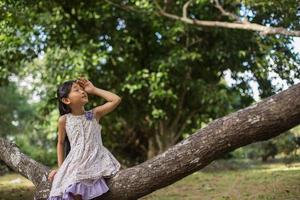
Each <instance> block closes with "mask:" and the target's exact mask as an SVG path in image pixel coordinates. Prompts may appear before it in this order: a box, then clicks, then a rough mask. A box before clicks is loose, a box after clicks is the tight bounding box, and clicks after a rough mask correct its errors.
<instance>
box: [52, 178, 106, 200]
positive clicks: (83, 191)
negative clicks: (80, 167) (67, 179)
mask: <svg viewBox="0 0 300 200" xmlns="http://www.w3.org/2000/svg"><path fill="white" fill-rule="evenodd" d="M108 190H109V188H108V186H107V185H106V183H105V180H104V178H100V179H99V180H97V181H96V182H95V184H94V185H91V186H88V185H86V184H84V183H81V182H77V183H73V184H71V185H69V186H68V187H67V189H66V190H65V191H64V193H63V194H62V195H61V196H50V197H49V198H48V199H47V200H74V195H78V194H80V195H81V196H82V199H83V200H89V199H93V198H95V197H98V196H100V195H102V194H103V193H105V192H107V191H108Z"/></svg>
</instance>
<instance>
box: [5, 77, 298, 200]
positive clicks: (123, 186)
mask: <svg viewBox="0 0 300 200" xmlns="http://www.w3.org/2000/svg"><path fill="white" fill-rule="evenodd" d="M299 99H300V83H299V84H297V85H294V86H292V87H290V88H289V89H288V90H285V91H282V92H280V93H278V94H275V95H273V96H271V97H268V98H266V99H264V100H262V101H261V102H258V103H256V104H254V105H252V106H249V107H247V108H244V109H241V110H239V111H237V112H235V113H231V114H230V115H228V116H225V117H222V118H219V119H216V120H214V121H213V122H211V123H209V124H208V125H207V126H206V127H204V128H202V129H201V130H200V129H199V130H197V131H196V133H194V134H193V135H191V136H190V137H188V138H186V139H184V140H182V141H181V142H179V143H177V144H176V145H174V146H172V147H170V148H169V149H167V150H166V151H165V152H164V153H162V154H159V155H157V156H155V157H154V158H152V159H149V160H147V161H145V162H143V163H141V164H139V165H136V166H133V167H130V168H127V169H122V170H121V171H119V172H118V173H117V174H116V175H115V176H114V177H113V178H111V179H108V180H107V184H108V187H109V188H110V190H109V191H108V192H107V193H105V194H104V195H103V196H101V197H98V198H97V199H122V200H125V199H137V198H139V197H142V196H145V195H147V194H149V193H151V192H153V191H155V190H157V189H160V188H162V187H165V186H168V185H170V184H172V183H174V182H176V181H178V180H180V179H182V178H184V177H186V176H188V175H190V174H192V173H193V172H195V171H198V170H200V169H202V168H203V167H205V166H206V165H208V164H210V163H211V162H212V161H213V160H215V159H217V158H219V157H220V156H221V155H223V154H224V153H227V152H230V151H232V150H234V149H237V148H239V147H242V146H245V145H248V144H250V143H253V142H257V141H263V140H268V139H270V138H273V137H275V136H277V135H279V134H281V133H283V132H285V131H287V130H289V129H291V128H292V127H294V126H296V125H298V124H300V101H299ZM0 152H4V153H1V154H0V159H2V160H3V161H4V162H5V163H6V164H7V165H9V166H11V167H12V168H13V169H14V170H15V171H16V172H19V173H21V174H22V175H23V176H25V177H27V178H28V179H29V180H31V181H32V182H33V183H34V184H35V185H36V186H37V187H38V188H37V191H36V196H35V198H36V199H45V198H46V197H47V194H48V192H49V191H50V184H49V183H48V182H47V179H46V176H47V175H48V173H49V171H48V170H49V168H47V167H45V166H43V165H42V164H39V163H37V162H35V161H34V160H31V159H30V158H28V157H27V156H26V155H24V154H22V153H21V152H20V151H19V149H18V148H17V147H16V146H15V145H14V144H11V143H10V142H8V141H6V140H4V139H0Z"/></svg>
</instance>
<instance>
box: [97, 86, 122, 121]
mask: <svg viewBox="0 0 300 200" xmlns="http://www.w3.org/2000/svg"><path fill="white" fill-rule="evenodd" d="M91 93H92V94H94V95H96V96H99V97H103V98H104V99H106V100H107V101H108V102H106V103H105V104H103V105H101V106H97V107H95V108H93V114H94V116H95V118H96V119H97V121H99V120H100V118H101V117H102V116H104V115H106V114H107V113H109V112H111V111H113V110H114V109H115V108H116V107H117V106H118V105H119V104H120V102H121V97H119V96H118V95H116V94H114V93H112V92H109V91H107V90H103V89H100V88H97V87H94V89H93V90H92V92H91Z"/></svg>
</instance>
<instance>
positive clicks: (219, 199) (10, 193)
mask: <svg viewBox="0 0 300 200" xmlns="http://www.w3.org/2000/svg"><path fill="white" fill-rule="evenodd" d="M299 183H300V162H294V163H290V164H288V165H287V164H284V163H282V162H272V163H261V162H257V161H256V162H253V161H251V162H245V161H233V160H229V161H218V162H213V163H212V164H210V165H209V166H208V167H206V168H204V169H202V170H200V171H198V172H195V173H193V174H191V175H189V176H187V177H185V178H183V179H181V180H179V181H177V182H175V183H173V184H172V185H169V186H167V187H165V188H162V189H159V190H157V191H155V192H152V193H151V194H148V195H147V196H145V197H143V198H140V199H141V200H248V199H249V200H250V199H251V200H254V199H258V200H271V199H272V200H283V199H284V200H297V199H300V186H299ZM34 189H35V188H34V186H33V184H32V183H31V182H30V181H28V180H27V179H25V178H23V177H22V176H21V175H18V174H15V173H12V174H6V175H5V176H0V200H8V199H9V200H17V199H24V200H29V199H33V192H34Z"/></svg>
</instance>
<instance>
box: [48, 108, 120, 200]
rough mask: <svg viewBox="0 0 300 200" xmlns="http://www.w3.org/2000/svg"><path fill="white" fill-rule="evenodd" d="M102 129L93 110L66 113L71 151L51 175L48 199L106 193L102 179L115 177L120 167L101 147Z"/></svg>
mask: <svg viewBox="0 0 300 200" xmlns="http://www.w3.org/2000/svg"><path fill="white" fill-rule="evenodd" d="M101 129H102V126H101V125H100V124H99V123H98V122H97V120H96V118H95V117H94V116H93V111H92V110H89V111H85V113H84V114H82V115H73V114H71V113H68V114H66V133H67V136H68V139H69V141H70V147H71V150H70V152H69V154H68V155H67V157H66V158H65V160H64V161H63V163H62V165H61V166H60V167H59V168H58V171H57V173H56V175H55V176H54V179H53V182H52V186H51V191H50V194H49V198H48V200H54V199H55V200H65V199H73V195H74V194H80V195H82V198H83V200H85V199H92V198H95V197H97V196H100V195H101V194H103V193H105V192H107V191H108V187H107V185H106V183H105V180H104V179H103V178H110V177H112V176H114V175H115V174H116V173H117V172H118V171H119V170H120V167H121V164H120V163H119V162H118V160H117V159H116V158H115V157H114V156H113V155H112V153H111V152H110V151H109V150H108V149H107V148H106V147H105V146H103V143H102V138H101Z"/></svg>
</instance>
